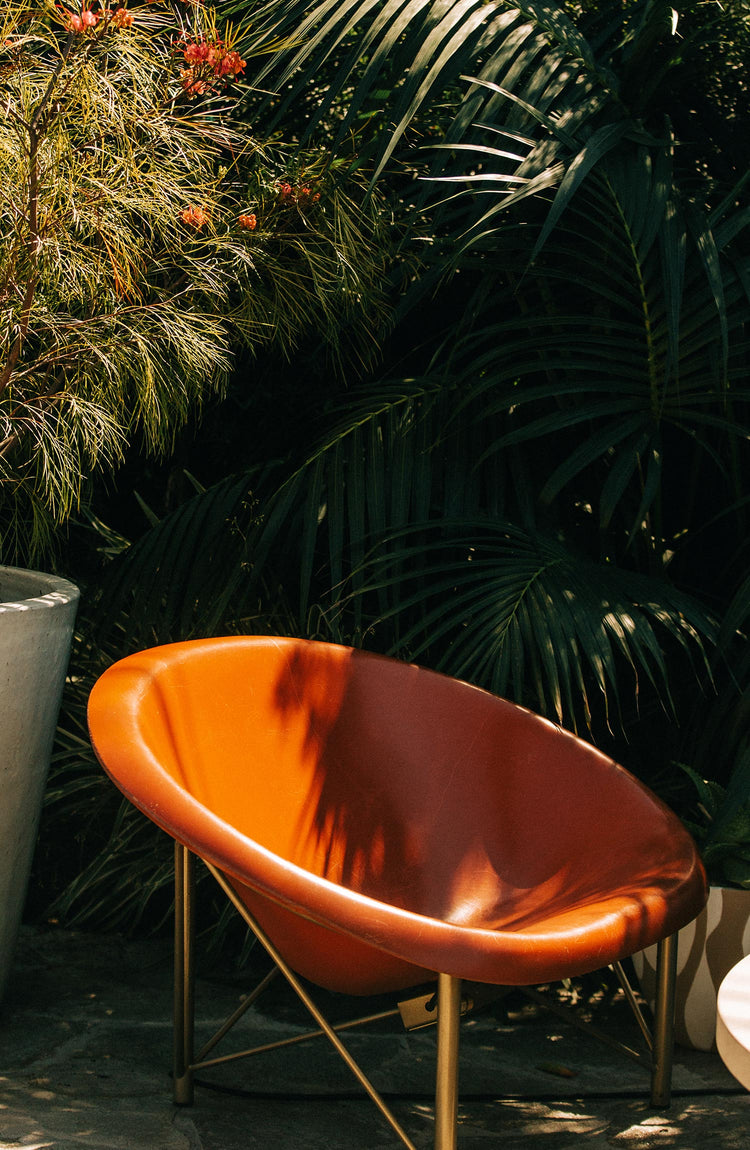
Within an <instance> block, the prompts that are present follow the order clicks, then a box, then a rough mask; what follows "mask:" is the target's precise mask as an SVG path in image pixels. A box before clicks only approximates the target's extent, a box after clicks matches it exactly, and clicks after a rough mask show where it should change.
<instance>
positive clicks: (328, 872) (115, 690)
mask: <svg viewBox="0 0 750 1150" xmlns="http://www.w3.org/2000/svg"><path fill="white" fill-rule="evenodd" d="M89 726H90V731H91V735H92V739H93V744H94V747H95V750H96V753H97V755H98V756H99V759H100V760H101V762H102V764H103V765H104V767H105V769H106V770H107V772H108V773H109V774H110V776H111V777H112V779H113V780H114V781H115V783H116V784H117V786H118V787H119V788H120V789H121V790H122V791H123V792H124V793H125V795H127V796H128V798H129V799H130V800H131V801H132V802H133V803H134V804H135V805H136V806H137V807H139V808H140V809H141V810H142V811H143V812H144V813H145V814H146V815H148V817H149V818H150V819H152V820H153V821H154V822H156V823H157V824H158V825H159V826H161V827H162V828H163V829H164V830H165V831H167V832H168V833H169V834H170V835H172V836H173V838H174V839H175V840H176V842H177V844H178V847H177V855H176V857H177V860H178V883H177V899H176V906H177V936H178V940H179V946H178V948H177V956H176V959H177V964H176V969H177V985H176V1006H177V1010H176V1022H177V1029H176V1062H175V1098H176V1100H177V1101H181V1102H189V1101H191V1099H192V1077H191V1076H192V1072H193V1070H194V1069H195V1063H194V1062H193V1056H192V963H191V959H190V955H191V948H190V937H191V930H192V925H191V910H190V899H189V892H190V882H189V873H190V872H189V860H190V852H193V853H194V854H196V855H198V856H200V857H201V858H202V859H203V860H204V861H205V862H206V863H207V864H208V866H209V869H211V870H212V871H213V873H214V874H215V876H216V877H217V879H218V880H219V881H220V883H221V884H222V885H223V886H224V889H225V890H226V891H227V893H228V894H229V896H230V897H231V898H232V900H233V901H234V902H235V905H237V906H238V908H239V909H240V911H241V913H243V915H244V916H245V918H246V921H248V922H249V924H250V925H251V926H252V927H253V929H254V930H255V931H256V933H257V934H258V936H259V937H260V938H261V940H262V941H263V942H264V943H265V945H266V946H267V948H268V949H269V952H270V953H271V956H272V957H273V958H274V960H275V961H276V962H277V963H278V964H279V965H280V966H281V968H282V970H283V971H284V973H285V974H286V975H287V977H288V978H289V980H290V981H291V982H292V985H293V986H295V989H297V991H298V993H300V994H301V995H302V997H303V1000H305V1001H306V1004H307V1005H308V1008H309V1009H310V1010H311V1011H312V1012H313V1015H314V1017H315V1018H316V1020H317V1021H318V1024H319V1025H320V1027H321V1029H322V1030H324V1031H325V1033H326V1034H328V1036H329V1038H330V1039H331V1041H332V1042H334V1045H336V1046H337V1048H338V1049H339V1052H340V1053H341V1054H342V1056H343V1057H344V1058H345V1059H346V1060H347V1062H348V1063H349V1065H350V1067H351V1068H352V1070H353V1071H354V1073H355V1074H356V1075H357V1077H358V1078H359V1079H360V1081H361V1082H362V1083H363V1085H364V1086H365V1088H366V1089H367V1090H368V1091H369V1092H370V1094H371V1095H372V1096H373V1097H374V1098H375V1101H376V1102H377V1104H378V1105H379V1107H380V1109H381V1111H382V1112H383V1114H384V1115H385V1116H386V1118H387V1119H388V1121H389V1122H390V1123H391V1125H392V1126H393V1128H394V1130H395V1131H396V1132H397V1133H398V1135H399V1137H400V1138H401V1139H402V1141H403V1142H404V1144H405V1145H406V1146H409V1147H412V1146H413V1144H412V1142H411V1141H410V1140H409V1138H408V1135H406V1133H405V1132H404V1131H403V1129H402V1128H401V1127H400V1126H399V1124H398V1123H397V1122H396V1120H395V1118H394V1117H393V1115H392V1114H390V1111H388V1109H387V1107H386V1106H385V1103H384V1102H383V1101H382V1099H380V1098H379V1096H377V1094H376V1092H375V1090H374V1088H373V1087H372V1086H371V1084H370V1083H369V1080H368V1079H367V1078H366V1077H365V1075H364V1074H363V1073H362V1072H361V1071H360V1070H359V1068H358V1067H357V1066H356V1063H353V1060H352V1059H351V1058H350V1056H349V1055H348V1053H347V1051H346V1049H345V1047H343V1045H342V1043H341V1041H340V1039H339V1037H338V1035H337V1034H336V1033H335V1032H334V1031H333V1030H331V1028H330V1027H328V1024H327V1023H326V1022H325V1020H324V1019H322V1017H321V1016H319V1014H318V1013H316V1008H315V1006H314V1004H313V1003H312V1002H311V1001H310V1000H309V995H307V992H306V991H305V989H304V987H303V986H302V984H300V983H299V980H298V979H297V978H296V975H297V974H298V975H302V976H303V977H305V978H307V979H309V980H311V981H312V982H314V983H316V984H318V985H320V986H322V987H326V988H329V989H333V990H337V991H342V992H346V993H351V994H358V995H366V994H373V993H379V992H383V991H391V990H400V989H403V988H407V987H411V986H414V985H416V984H419V983H422V982H424V981H426V980H427V979H430V978H434V977H435V975H436V974H437V975H438V1070H437V1093H436V1135H435V1146H436V1148H437V1150H453V1148H454V1147H455V1146H456V1114H457V1061H458V1059H457V1055H458V1020H459V1013H460V999H461V990H460V980H461V979H468V980H472V981H475V982H479V983H492V984H496V985H504V986H530V985H533V984H538V983H542V982H549V981H552V980H558V979H562V978H565V977H568V976H573V975H578V974H583V973H585V972H587V971H592V970H596V969H599V968H600V967H602V966H605V965H607V964H609V963H613V962H619V961H620V960H621V959H623V958H625V957H626V956H628V955H630V954H632V953H634V952H635V951H637V950H639V949H641V948H642V947H645V946H648V945H650V944H652V943H655V942H661V943H662V946H661V948H660V949H661V965H660V971H661V973H660V995H659V1007H658V1009H657V1011H656V1024H655V1033H654V1040H653V1069H652V1100H653V1101H654V1102H655V1103H656V1104H660V1103H664V1102H665V1101H668V1098H669V1089H670V1079H671V1029H670V1013H671V1011H672V1010H673V998H672V995H673V985H674V962H675V947H674V939H673V938H672V936H673V935H674V933H675V932H676V931H677V930H678V928H680V927H681V926H683V925H685V924H686V923H687V922H689V921H690V920H691V919H692V918H693V917H694V916H695V915H696V914H697V913H698V912H699V911H700V909H701V907H702V906H703V904H704V902H705V897H706V888H705V876H704V873H703V870H702V867H701V864H700V862H699V859H698V856H697V854H696V850H695V847H694V845H693V842H692V840H691V838H690V837H689V836H688V834H687V833H686V832H685V831H684V830H683V828H682V825H681V824H680V823H679V821H678V820H677V819H676V818H675V816H674V815H673V814H672V813H671V812H670V811H669V810H668V809H667V808H666V807H664V806H663V805H662V804H661V803H660V802H659V801H658V800H657V799H656V798H655V797H654V796H653V795H652V794H651V793H650V792H649V791H648V790H647V789H646V788H645V787H643V786H642V785H641V784H640V783H639V782H637V781H636V780H635V779H634V778H633V777H632V776H631V775H630V774H628V773H627V772H626V771H624V770H623V769H622V768H621V767H619V766H617V765H616V764H615V763H614V762H612V761H611V760H610V759H608V758H606V757H605V756H604V755H602V754H601V753H600V752H599V751H597V750H595V749H594V748H593V747H592V746H590V745H589V744H587V743H585V742H582V741H581V740H580V739H578V738H576V737H575V736H573V735H571V734H568V733H567V732H565V731H563V730H561V729H560V728H558V727H557V726H555V725H554V724H553V723H551V722H548V721H547V720H545V719H542V718H540V717H539V716H537V715H534V714H531V713H530V712H529V711H526V710H523V709H522V708H520V707H517V706H515V705H513V704H511V703H509V702H506V701H505V700H503V699H500V698H497V697H496V696H494V695H491V694H488V693H487V692H486V691H483V690H480V689H478V688H476V687H472V686H470V685H468V684H466V683H462V682H459V681H457V680H454V679H450V678H447V677H445V676H442V675H439V674H436V673H434V672H431V671H426V670H423V669H420V668H419V667H415V666H410V665H407V664H405V663H400V662H397V661H395V660H392V659H387V658H384V657H382V656H378V655H374V654H370V653H366V652H362V651H358V650H352V649H349V648H346V647H341V646H335V645H332V644H326V643H316V642H308V641H304V640H298V639H279V638H241V637H240V638H236V637H234V638H223V639H207V640H197V641H193V642H186V643H177V644H173V645H170V646H165V647H158V648H155V649H153V650H149V651H144V652H142V653H140V654H136V655H132V656H130V657H128V658H126V659H123V660H122V661H120V662H119V663H116V664H115V665H114V666H113V667H111V668H110V669H109V670H108V671H106V672H105V673H104V675H103V676H102V677H101V678H100V679H99V681H98V683H97V684H96V685H95V687H94V689H93V691H92V694H91V698H90V703H89ZM295 972H296V973H295Z"/></svg>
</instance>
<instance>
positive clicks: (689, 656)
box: [104, 0, 750, 791]
mask: <svg viewBox="0 0 750 1150" xmlns="http://www.w3.org/2000/svg"><path fill="white" fill-rule="evenodd" d="M271 8H272V9H273V11H274V12H275V14H276V19H277V23H276V28H277V30H278V31H279V32H283V33H284V34H287V33H289V34H291V33H292V32H294V33H295V44H294V46H293V47H291V48H290V49H289V50H288V51H286V52H282V53H279V54H278V55H277V56H276V57H275V58H274V60H273V61H272V62H270V63H269V65H268V66H266V65H265V64H264V65H263V66H262V67H261V68H260V69H259V70H258V71H257V72H256V73H255V76H254V78H253V83H254V86H255V88H256V89H258V88H261V87H263V88H264V89H267V88H269V87H275V88H276V90H278V91H279V92H280V93H281V95H280V96H279V97H278V98H276V99H274V100H271V101H270V102H269V104H268V105H267V107H266V109H265V111H264V113H263V114H264V115H265V116H267V117H272V116H275V117H277V119H276V121H268V122H278V123H282V124H283V122H284V116H286V115H291V114H292V110H293V114H294V117H295V127H296V128H297V129H298V130H299V131H300V133H301V134H303V135H305V133H306V138H307V139H308V140H313V139H314V138H315V137H316V134H318V135H322V137H323V138H324V139H325V140H326V141H327V142H328V143H329V144H331V145H335V147H337V148H343V147H346V148H347V149H348V148H350V141H351V138H352V136H353V137H354V138H355V139H356V141H357V147H358V162H359V163H360V164H361V165H362V166H363V167H368V166H369V167H370V168H371V170H372V171H373V173H374V176H373V184H372V186H373V188H374V189H378V190H383V192H384V194H389V195H390V197H391V203H392V204H393V205H394V210H397V211H399V212H403V213H406V214H407V218H409V219H410V220H411V221H412V227H411V228H410V230H409V231H408V232H407V233H406V234H407V241H408V243H409V244H410V246H407V247H406V248H404V253H405V254H408V255H409V256H410V257H411V255H412V254H413V253H414V252H417V253H418V255H419V259H420V261H421V263H420V266H419V270H418V272H417V273H416V274H412V276H411V283H410V286H409V289H408V290H407V291H406V293H405V295H404V297H403V299H402V303H401V322H400V326H399V328H398V329H397V330H396V332H395V335H394V338H393V340H392V342H391V344H390V345H389V348H388V349H387V351H388V354H389V355H390V357H391V358H390V360H389V361H388V362H387V363H385V364H384V365H383V367H382V368H381V371H380V374H379V376H378V377H377V378H373V379H372V380H369V381H368V382H367V383H365V384H364V385H363V386H361V387H359V388H357V389H355V390H353V391H352V392H350V393H349V394H347V395H346V396H345V397H344V398H343V401H342V402H341V403H340V404H339V405H338V406H337V407H335V408H332V407H331V406H330V405H329V407H328V408H327V409H326V410H325V412H324V413H323V418H322V419H321V428H320V436H319V439H318V442H317V445H316V446H314V447H313V448H312V449H308V450H306V451H304V452H303V453H302V454H300V453H299V452H297V453H296V454H291V455H290V457H289V459H288V460H282V461H281V462H280V463H279V464H277V465H275V466H274V467H269V468H267V469H265V470H261V469H259V470H258V471H257V472H256V473H254V474H252V475H248V476H246V477H245V479H244V487H243V478H242V477H241V476H239V477H235V478H234V479H233V480H229V479H227V480H225V481H224V483H223V485H220V486H217V487H215V488H213V489H210V490H209V491H207V492H206V493H205V494H204V495H202V496H200V495H199V496H196V497H195V498H194V500H192V501H191V503H190V504H185V505H184V506H183V507H182V508H180V509H179V510H178V511H177V512H175V513H174V515H173V516H172V517H170V518H167V519H165V520H164V521H162V522H161V523H160V524H159V525H157V526H155V527H154V528H153V529H152V530H151V531H150V532H148V533H147V534H146V535H144V537H143V538H142V539H141V540H140V541H138V542H137V543H136V544H135V545H134V546H133V547H132V548H131V549H129V550H128V551H127V552H126V553H125V554H124V555H123V556H122V557H121V558H120V559H119V560H118V561H117V562H116V563H114V564H112V566H111V568H110V570H109V572H108V574H107V576H106V579H105V581H104V587H105V588H106V592H105V594H106V600H107V605H108V610H111V609H112V608H113V606H115V607H116V608H117V610H118V611H122V612H123V613H124V614H126V615H127V616H128V617H129V618H131V619H132V618H133V614H134V607H135V605H136V604H137V602H138V601H139V588H142V587H144V586H145V587H147V588H148V589H149V603H150V605H151V607H152V610H151V611H150V613H149V614H148V617H147V618H146V617H144V618H143V627H142V628H141V629H140V631H138V630H135V629H133V628H131V630H130V642H132V643H133V644H137V643H138V642H142V641H144V640H148V639H149V637H150V638H151V639H153V638H155V637H156V638H159V637H162V636H166V637H170V638H176V637H179V636H181V635H186V634H200V633H202V632H203V631H204V630H205V631H210V630H218V629H226V628H227V627H237V628H239V629H242V628H243V625H244V623H243V619H244V622H246V623H247V625H248V626H249V627H252V628H253V629H255V628H257V627H259V626H260V627H269V628H273V627H275V626H281V627H283V629H284V630H286V631H287V632H288V633H297V634H311V635H324V636H325V637H329V638H335V639H343V640H346V641H348V642H353V643H365V644H367V645H369V646H374V647H377V648H379V649H381V650H386V651H390V652H392V653H395V654H398V655H400V656H402V657H409V658H418V659H419V660H420V661H422V662H425V663H428V664H430V665H433V666H436V667H439V668H441V669H443V670H445V671H448V672H450V673H456V674H460V675H463V676H464V677H468V678H470V679H472V680H473V681H475V682H478V683H480V684H483V685H487V686H489V687H492V688H493V689H496V690H499V691H502V692H504V693H506V694H508V695H510V696H512V697H513V698H515V699H516V700H517V701H519V702H522V703H526V704H528V705H530V706H532V707H534V708H535V709H538V710H541V711H542V712H544V713H545V714H548V715H549V716H550V717H551V718H554V719H556V720H557V721H560V722H563V723H565V724H567V725H570V726H573V727H576V728H578V729H581V730H583V731H586V732H587V733H588V734H589V736H590V737H592V738H594V739H595V740H596V741H597V742H599V743H600V744H602V745H606V746H608V747H613V748H615V749H616V753H617V756H618V757H619V758H621V759H623V760H624V761H626V762H627V764H628V765H630V766H633V767H635V769H636V770H638V771H639V773H641V774H642V775H644V776H645V777H646V778H647V779H648V781H650V782H652V783H654V782H656V781H661V782H664V780H663V779H661V780H660V776H659V774H658V772H659V770H660V764H662V763H665V762H669V761H670V760H678V759H679V760H682V761H685V762H687V763H688V765H690V764H691V762H692V763H695V764H697V757H696V756H697V754H698V748H697V740H695V739H693V742H692V745H691V744H690V742H689V740H688V734H689V732H690V730H691V728H690V727H689V723H688V719H689V718H690V716H691V715H693V714H695V712H696V710H697V704H698V703H699V702H700V703H701V705H702V703H703V700H704V699H706V700H708V699H710V695H711V691H712V689H713V688H712V678H713V679H716V678H717V677H718V678H720V679H722V676H725V675H726V674H727V673H728V669H729V670H733V671H734V674H735V680H734V682H733V685H732V692H733V694H732V698H734V699H736V698H744V697H746V690H747V686H748V683H750V677H748V674H747V671H748V666H747V660H746V659H745V661H744V662H743V661H742V660H740V661H739V662H738V663H736V664H734V665H732V664H728V663H727V662H726V661H724V657H725V656H726V658H729V655H728V652H729V650H730V647H732V646H733V645H734V644H736V643H740V645H742V644H743V643H744V638H743V633H744V632H745V631H746V625H747V609H746V608H747V595H748V590H747V583H746V580H745V575H746V567H747V550H746V543H745V537H746V530H745V524H746V513H747V496H746V490H747V479H748V474H747V473H748V457H747V442H748V440H747V432H748V422H749V412H750V408H749V406H748V401H749V400H750V390H749V389H748V388H747V385H746V374H747V354H748V341H747V331H748V321H750V274H749V272H750V268H749V265H748V243H747V240H748V230H747V225H748V221H749V220H750V203H749V201H748V195H747V179H746V174H745V173H744V172H742V171H741V170H740V168H741V165H738V163H737V160H736V157H733V156H727V155H726V152H725V151H724V150H721V149H717V147H716V146H715V141H716V140H717V139H718V133H714V131H713V125H714V122H715V121H716V119H717V118H720V117H721V115H722V114H724V113H725V112H726V110H727V109H729V108H731V109H732V113H733V115H735V116H736V117H737V118H738V121H739V122H741V123H743V124H744V125H745V127H747V110H746V99H745V98H744V87H743V85H744V80H743V76H742V73H740V72H738V71H737V70H736V69H734V68H733V67H729V66H727V67H725V66H724V57H723V56H722V54H721V53H720V52H719V51H718V50H717V48H716V43H715V39H714V38H715V36H716V33H717V28H721V30H722V35H724V36H730V35H735V34H736V39H737V42H738V43H744V42H746V38H747V35H748V17H747V14H746V11H745V9H744V8H743V7H742V6H741V5H739V4H732V5H730V6H729V7H728V8H727V7H724V8H722V9H721V10H719V8H718V6H716V7H714V6H713V5H710V4H709V5H704V4H701V5H698V4H689V5H687V6H685V7H684V9H681V10H679V11H678V10H677V9H674V8H672V6H670V5H666V4H662V3H653V2H645V0H643V2H642V0H633V2H629V3H626V4H624V5H622V4H619V3H618V4H615V3H614V2H611V0H602V2H598V3H590V4H589V3H582V4H580V5H578V4H573V3H571V4H569V5H567V6H566V7H564V8H562V7H560V6H558V5H553V4H548V3H544V2H539V3H537V2H531V3H526V2H523V3H518V4H514V3H505V2H501V0H452V2H450V3H447V4H446V3H442V2H441V3H438V2H437V0H415V2H412V3H409V4H406V3H403V0H359V2H357V3H354V4H352V5H347V6H342V5H339V4H334V3H333V2H332V0H320V2H318V3H317V4H313V5H310V4H309V3H305V4H302V3H297V2H296V0H275V3H273V4H272V5H271ZM731 29H733V30H734V31H733V32H732V31H731ZM707 45H708V50H707V47H706V46H707ZM712 69H713V70H712ZM696 75H699V76H700V77H701V86H700V90H699V91H698V92H697V94H695V98H694V87H695V84H694V81H695V76H696ZM384 92H388V93H389V95H388V102H387V107H386V111H385V112H384V111H383V100H384V95H383V93H384ZM298 101H301V103H299V102H298ZM253 107H254V108H256V107H257V104H256V103H254V104H253ZM300 107H302V108H303V109H304V110H306V111H309V113H310V115H309V118H308V121H307V123H302V122H301V113H300ZM686 109H687V110H688V112H691V113H692V112H694V113H695V117H696V118H697V119H698V121H699V127H698V126H696V129H695V131H692V128H691V135H690V138H689V140H685V139H684V133H685V127H684V126H685V124H686V123H690V124H691V125H692V124H693V119H692V118H691V117H689V116H688V115H687V113H686ZM409 213H411V214H409ZM402 218H403V217H402ZM402 364H405V365H406V369H405V370H403V368H402ZM398 369H401V370H398ZM270 462H271V461H269V463H270ZM233 483H234V484H236V486H235V487H232V488H231V490H232V498H233V499H234V502H233V503H232V506H231V510H229V511H227V509H226V497H227V495H228V492H229V490H230V487H231V484H233ZM213 507H216V508H217V509H218V508H222V510H220V511H219V512H218V517H214V516H213V514H212V508H213ZM209 519H210V521H211V522H212V524H213V526H212V530H214V531H215V532H216V533H217V536H216V537H217V539H218V538H221V539H223V540H224V541H225V544H226V545H227V546H229V545H230V541H232V540H233V541H234V544H233V545H234V546H235V550H234V553H233V559H232V561H231V562H228V563H226V564H225V565H224V568H223V569H224V571H225V575H224V578H223V579H222V582H221V591H222V595H221V597H217V595H216V591H215V586H214V584H215V578H214V574H213V573H212V572H211V569H210V564H209V563H208V562H207V561H206V562H202V561H201V558H200V556H201V538H202V532H203V531H204V530H205V525H206V522H207V521H208V520H209ZM178 541H179V542H178ZM167 558H168V560H169V562H168V563H165V560H166V559H167ZM164 571H168V573H169V577H168V579H167V578H166V577H165V578H162V577H161V575H160V573H161V572H164ZM172 588H184V589H185V593H184V594H183V593H182V591H180V592H179V593H177V592H175V593H174V594H172V593H171V589H172ZM212 588H213V591H212ZM279 603H283V604H284V608H283V610H284V614H283V622H279V619H278V617H277V616H276V614H275V611H276V608H277V606H278V604H279ZM267 604H269V605H271V607H272V609H269V610H268V612H267V613H266V611H265V606H266V605H267ZM204 608H205V609H204ZM246 612H249V615H250V617H249V618H246V619H245V613H246ZM717 642H719V647H718V648H716V651H717V653H716V655H715V657H711V652H712V650H713V648H714V647H715V645H716V644H717ZM722 681H723V679H722ZM691 769H697V766H693V767H691ZM719 769H720V768H719ZM698 773H700V774H701V777H709V774H710V772H708V773H706V772H702V771H699V772H698ZM675 777H676V773H675V772H674V771H673V772H672V773H671V776H670V778H669V779H668V780H666V782H665V784H664V787H663V788H662V789H663V790H664V791H666V790H667V789H668V788H669V787H673V788H675V787H676V789H679V785H678V784H675Z"/></svg>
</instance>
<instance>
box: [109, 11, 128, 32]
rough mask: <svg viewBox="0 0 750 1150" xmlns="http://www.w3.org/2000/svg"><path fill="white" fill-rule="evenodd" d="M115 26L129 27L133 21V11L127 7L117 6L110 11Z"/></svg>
mask: <svg viewBox="0 0 750 1150" xmlns="http://www.w3.org/2000/svg"><path fill="white" fill-rule="evenodd" d="M110 22H111V23H112V24H113V25H114V26H115V28H130V27H131V26H132V23H133V13H132V12H128V10H127V8H117V9H115V11H114V12H113V13H112V17H111V21H110Z"/></svg>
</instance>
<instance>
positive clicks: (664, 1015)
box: [651, 934, 677, 1108]
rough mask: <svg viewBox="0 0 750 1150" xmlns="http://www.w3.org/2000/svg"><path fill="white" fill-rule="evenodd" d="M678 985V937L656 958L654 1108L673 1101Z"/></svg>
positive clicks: (661, 945)
mask: <svg viewBox="0 0 750 1150" xmlns="http://www.w3.org/2000/svg"><path fill="white" fill-rule="evenodd" d="M676 982H677V935H676V934H673V935H671V936H670V937H669V938H665V939H664V940H663V941H662V942H660V943H659V946H658V949H657V957H656V1002H655V1005H654V1030H653V1050H652V1063H651V1105H652V1106H656V1107H659V1108H665V1107H667V1106H669V1104H670V1102H671V1097H672V1059H673V1055H674V1001H675V983H676Z"/></svg>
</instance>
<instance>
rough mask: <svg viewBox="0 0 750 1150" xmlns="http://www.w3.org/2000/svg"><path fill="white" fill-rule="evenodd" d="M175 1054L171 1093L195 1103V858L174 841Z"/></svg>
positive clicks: (186, 1103) (179, 1099)
mask: <svg viewBox="0 0 750 1150" xmlns="http://www.w3.org/2000/svg"><path fill="white" fill-rule="evenodd" d="M174 863H175V866H174V874H175V884H174V886H175V890H174V1038H173V1041H174V1055H173V1079H172V1096H173V1099H174V1101H175V1102H176V1103H177V1105H178V1106H192V1104H193V1098H194V1088H193V1071H192V1068H191V1067H192V1062H193V1032H194V1023H195V969H194V965H193V937H194V922H193V891H194V883H195V879H194V858H193V856H192V854H191V853H190V851H189V850H188V849H187V847H184V846H182V844H181V843H178V842H176V843H175V853H174Z"/></svg>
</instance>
